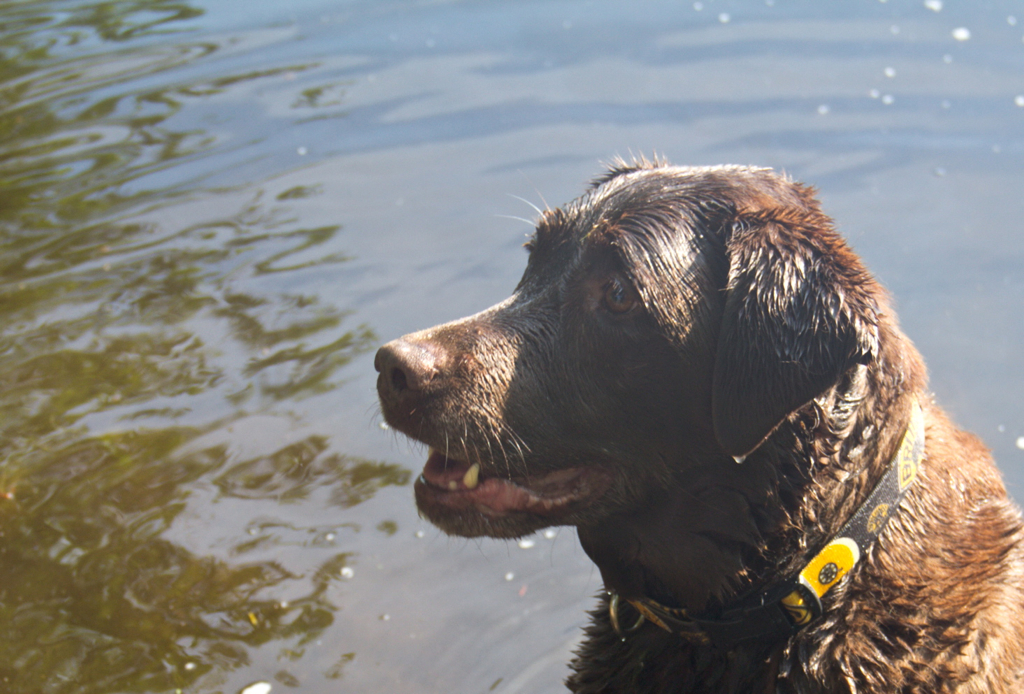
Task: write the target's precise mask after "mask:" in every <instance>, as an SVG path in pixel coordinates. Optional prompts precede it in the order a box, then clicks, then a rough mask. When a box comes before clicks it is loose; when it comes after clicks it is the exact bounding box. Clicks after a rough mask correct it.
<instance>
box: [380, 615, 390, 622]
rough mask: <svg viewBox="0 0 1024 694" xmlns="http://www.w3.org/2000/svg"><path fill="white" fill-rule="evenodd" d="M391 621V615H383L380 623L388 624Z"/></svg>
mask: <svg viewBox="0 0 1024 694" xmlns="http://www.w3.org/2000/svg"><path fill="white" fill-rule="evenodd" d="M390 619H391V615H389V614H382V615H381V616H380V621H382V622H387V621H389V620H390Z"/></svg>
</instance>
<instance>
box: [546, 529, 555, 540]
mask: <svg viewBox="0 0 1024 694" xmlns="http://www.w3.org/2000/svg"><path fill="white" fill-rule="evenodd" d="M557 536H558V531H557V530H555V529H554V528H548V529H547V530H545V531H544V539H545V540H554V539H555V538H556V537H557Z"/></svg>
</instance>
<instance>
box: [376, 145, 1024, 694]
mask: <svg viewBox="0 0 1024 694" xmlns="http://www.w3.org/2000/svg"><path fill="white" fill-rule="evenodd" d="M530 247H531V255H530V260H529V263H528V266H527V269H526V272H525V274H524V276H523V279H522V281H521V282H520V284H519V286H518V287H517V289H516V292H515V294H514V295H513V296H512V297H511V298H510V299H509V300H508V301H506V302H503V303H502V304H499V305H498V306H495V307H493V308H491V309H488V310H487V311H484V312H483V313H480V314H477V315H476V316H471V317H469V318H466V319H463V320H461V321H456V322H454V323H449V324H446V325H443V326H438V327H436V328H432V329H429V330H426V331H423V332H420V333H414V334H412V335H407V336H406V337H404V338H402V339H401V340H396V341H395V342H392V343H389V344H388V345H386V346H385V347H383V348H382V349H381V351H380V353H379V354H378V358H377V368H378V370H379V371H380V372H381V375H380V379H379V381H378V390H379V393H380V397H381V403H382V409H383V412H384V416H385V418H386V419H387V421H388V422H390V423H391V424H392V425H393V426H394V427H395V428H397V429H399V430H400V431H402V432H404V433H406V434H408V435H409V436H411V437H413V438H415V439H418V440H420V441H423V442H425V443H427V444H428V445H430V446H431V447H432V450H431V454H430V459H429V460H428V463H427V466H426V468H425V470H424V475H423V476H422V477H421V478H420V480H419V481H418V482H417V485H416V494H417V502H418V504H419V506H420V509H421V511H422V512H423V513H424V514H425V515H426V516H427V517H428V518H429V519H430V520H432V521H433V522H434V523H436V524H437V525H438V526H439V527H441V528H442V529H443V530H445V531H446V532H449V533H452V534H459V535H466V536H476V535H491V536H495V537H518V536H522V535H525V534H528V533H531V532H534V531H535V530H537V529H539V528H541V527H544V526H547V525H556V524H571V525H575V526H577V528H578V532H579V536H580V541H581V543H582V545H583V547H584V549H585V550H586V551H587V553H588V554H589V555H590V557H591V558H592V559H593V560H594V561H595V562H596V563H597V565H598V567H599V568H600V570H601V574H602V577H603V579H604V582H605V586H606V587H607V589H608V590H610V591H615V592H617V593H618V594H619V595H621V596H622V597H623V598H639V597H642V596H648V597H651V598H654V599H657V600H660V601H662V602H664V603H668V604H674V605H677V606H680V607H684V608H686V609H687V610H690V611H691V612H692V613H699V614H705V615H714V614H715V613H716V612H717V611H720V610H721V609H724V608H727V607H728V606H729V605H730V604H731V603H734V602H735V601H736V600H737V599H738V598H739V597H741V596H743V595H745V594H749V593H751V592H753V591H758V590H761V589H765V588H767V587H770V586H772V585H775V584H777V583H778V582H779V581H781V580H782V579H784V578H786V577H788V576H791V575H793V574H794V573H795V572H796V571H797V570H799V568H800V567H801V566H802V565H803V564H804V563H805V562H806V561H807V560H808V559H809V558H810V557H811V556H813V554H814V553H815V552H816V551H817V550H818V549H820V548H821V546H822V545H823V543H825V542H826V541H827V540H828V539H829V538H830V537H831V536H832V535H833V534H834V533H835V532H837V530H838V529H839V528H840V527H841V526H842V525H843V523H844V522H845V521H846V520H847V519H848V518H849V517H850V516H851V515H852V513H853V512H854V510H855V509H856V508H857V507H858V505H859V504H860V503H861V502H862V501H863V500H864V499H865V498H866V496H867V494H869V493H870V491H871V489H872V488H873V486H874V484H875V483H876V482H877V481H878V479H879V478H880V476H881V475H882V473H883V472H884V469H885V467H886V466H887V464H888V461H889V460H890V458H891V457H892V455H893V452H894V451H895V449H896V447H897V445H898V442H899V439H900V437H901V436H902V433H903V431H904V429H905V427H906V425H907V421H908V418H909V416H910V410H911V407H912V403H913V401H914V399H915V398H916V399H917V400H918V401H919V402H920V403H921V405H922V407H923V408H924V411H925V420H926V436H927V444H926V454H925V460H924V463H923V467H922V469H921V472H920V474H919V476H918V478H917V481H916V482H915V483H914V486H913V487H912V489H911V491H910V493H909V495H908V496H907V497H906V499H905V500H904V502H903V504H902V506H901V508H900V510H899V512H898V513H897V514H896V516H895V517H894V519H893V520H892V522H891V523H890V524H889V525H888V526H887V527H886V529H885V530H884V531H883V533H882V535H881V537H880V538H879V540H878V541H877V542H876V544H875V545H874V547H873V548H872V549H871V550H870V551H869V552H868V554H867V556H866V557H865V558H864V559H863V560H862V561H861V562H860V563H859V564H858V565H857V566H856V567H855V569H854V570H853V572H852V573H851V575H850V576H849V577H847V578H846V579H844V580H843V581H842V582H841V583H840V584H839V585H838V586H837V587H836V588H835V589H834V590H832V591H831V592H830V593H828V594H827V595H826V596H825V598H824V604H825V613H824V616H823V618H821V619H820V620H818V621H817V622H815V623H814V624H812V625H811V626H809V627H808V628H806V629H804V630H803V631H801V632H799V633H797V634H796V635H795V636H793V637H791V638H789V639H788V640H783V641H777V642H773V643H762V642H758V641H753V642H747V643H743V644H741V645H739V646H737V647H735V648H732V649H730V650H727V651H723V650H721V649H718V648H715V647H713V646H696V645H690V644H688V643H686V642H685V641H683V640H681V639H680V638H679V637H678V636H674V635H671V634H668V633H666V632H664V631H662V630H661V629H659V628H658V627H656V626H654V625H652V624H650V623H646V624H644V625H642V626H641V627H640V628H639V629H637V630H636V631H635V632H632V633H630V634H628V635H627V636H626V638H625V639H622V638H620V637H619V636H618V635H617V634H616V633H615V632H614V631H613V630H612V628H611V625H610V623H609V619H608V611H607V603H606V600H607V598H605V597H602V598H601V599H600V604H599V605H598V607H597V609H595V610H594V612H593V621H592V623H591V625H590V626H589V627H588V628H587V631H586V638H585V640H584V642H583V644H582V645H581V646H580V648H579V651H578V654H577V658H576V660H575V661H574V662H573V665H572V668H573V675H572V676H571V677H570V678H569V680H568V682H567V684H568V686H569V688H570V689H571V690H573V691H574V692H578V693H580V694H584V693H586V694H589V693H597V692H608V693H611V692H622V693H625V692H630V693H646V692H651V693H653V692H758V693H769V692H778V693H782V692H801V693H811V692H822V693H824V692H830V693H832V692H851V693H853V692H857V693H860V694H864V693H867V692H905V693H908V694H909V693H911V692H915V693H918V692H921V693H923V692H954V691H955V692H978V693H981V692H1017V691H1019V690H1020V689H1021V679H1022V668H1024V624H1022V622H1024V599H1022V590H1024V557H1022V549H1021V536H1022V535H1021V533H1022V522H1021V516H1020V513H1019V512H1018V510H1017V508H1016V507H1015V506H1014V505H1013V504H1012V503H1011V502H1010V501H1009V500H1008V498H1007V496H1006V492H1005V490H1004V488H1003V484H1002V482H1001V480H1000V476H999V473H998V472H997V470H996V468H995V466H994V465H993V463H992V461H991V459H990V457H989V454H988V452H987V451H986V449H985V448H984V446H983V445H982V444H981V443H980V442H979V441H978V440H977V439H976V438H975V437H973V436H971V435H970V434H966V433H963V432H961V431H959V430H957V429H956V428H955V427H954V426H953V425H952V424H950V422H949V421H948V420H947V419H946V417H945V416H944V415H943V413H942V412H941V411H940V410H939V409H938V407H937V406H936V405H935V404H934V403H933V402H932V399H931V397H930V395H929V394H928V393H927V391H926V372H925V368H924V365H923V363H922V361H921V358H920V355H919V354H918V353H917V351H916V349H915V348H914V346H913V345H912V344H911V343H910V341H909V340H908V339H907V338H906V337H905V336H904V335H903V334H902V333H901V332H900V330H899V327H898V325H897V323H896V318H895V315H894V314H893V312H892V310H891V309H890V307H889V304H888V301H887V299H886V296H885V293H884V291H883V290H882V288H881V287H880V286H879V285H878V284H877V283H876V281H875V280H874V279H873V278H872V277H871V275H870V274H869V273H868V272H867V271H866V270H865V269H864V267H863V266H862V264H861V262H860V260H859V259H858V258H857V257H856V255H854V254H853V252H852V251H851V250H850V249H849V248H848V247H847V246H846V244H845V243H844V242H843V240H842V239H841V238H840V237H839V235H838V234H836V233H835V231H834V230H833V228H832V224H831V221H830V220H829V219H828V218H827V217H826V216H825V215H824V214H823V213H822V212H821V210H820V209H819V206H818V203H817V201H816V200H815V199H814V196H813V191H812V190H810V189H808V188H805V187H803V186H800V185H798V184H794V183H792V182H790V181H788V180H786V179H784V178H782V177H780V176H777V175H775V174H773V173H771V172H770V171H766V170H762V169H748V168H740V167H718V168H698V169H688V168H674V167H668V166H665V165H662V164H651V163H648V162H639V163H636V164H633V165H625V164H621V165H618V166H616V167H615V168H613V169H612V170H610V171H609V172H608V173H606V174H605V175H604V176H602V177H601V178H600V179H598V180H597V181H595V183H594V184H593V186H592V187H591V188H590V190H589V191H588V192H587V193H586V194H585V195H584V196H583V197H582V198H580V199H579V200H577V201H575V202H573V203H571V204H570V205H567V206H566V207H565V208H562V209H559V210H553V211H548V212H546V213H545V214H544V216H543V218H542V219H541V221H540V223H539V224H538V228H537V233H536V235H535V237H534V239H533V240H532V241H531V243H530ZM743 455H746V459H745V461H744V462H743V463H742V464H739V465H738V464H736V462H734V460H733V458H734V457H737V456H743ZM473 463H476V464H477V465H478V466H479V480H480V481H479V484H476V483H475V482H474V480H473V478H472V475H471V474H470V475H467V476H464V473H467V472H471V468H470V465H471V464H473ZM621 613H622V620H623V621H624V622H628V623H632V621H634V620H635V619H636V614H635V612H633V610H632V608H631V607H629V606H628V605H627V606H624V607H623V608H622V610H621Z"/></svg>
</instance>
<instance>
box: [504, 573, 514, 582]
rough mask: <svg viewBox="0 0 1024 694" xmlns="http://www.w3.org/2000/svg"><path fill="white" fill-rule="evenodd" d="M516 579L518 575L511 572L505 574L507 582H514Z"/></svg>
mask: <svg viewBox="0 0 1024 694" xmlns="http://www.w3.org/2000/svg"><path fill="white" fill-rule="evenodd" d="M515 577H516V575H515V574H514V573H512V572H511V571H509V572H508V573H507V574H505V580H506V581H511V580H513V579H514V578H515Z"/></svg>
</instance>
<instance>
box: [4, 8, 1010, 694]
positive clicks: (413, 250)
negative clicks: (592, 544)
mask: <svg viewBox="0 0 1024 694" xmlns="http://www.w3.org/2000/svg"><path fill="white" fill-rule="evenodd" d="M281 5H282V4H281V3H275V2H270V1H269V0H260V1H259V2H250V3H245V5H244V7H245V9H244V11H240V8H241V7H242V5H241V4H240V3H231V2H226V1H225V0H221V1H220V2H218V1H217V0H180V1H179V0H134V1H132V2H119V3H107V2H102V3H101V2H96V1H95V0H80V1H77V2H73V1H53V2H42V1H35V0H32V1H27V2H22V1H18V2H8V3H5V4H4V5H3V7H2V8H0V191H2V192H0V263H2V275H0V316H2V326H3V328H2V331H0V383H2V386H3V387H2V389H0V393H2V394H0V414H2V417H0V429H2V435H0V455H2V456H3V460H4V463H3V466H2V467H0V620H2V623H3V624H4V629H3V630H2V632H0V684H2V687H0V689H2V690H3V691H10V692H18V693H20V692H26V693H30V692H31V693H35V692H43V693H46V694H51V693H53V694H57V693H61V694H63V693H69V694H70V693H71V692H75V693H78V692H97V693H100V692H103V693H104V694H111V693H115V692H176V691H181V692H224V693H232V694H233V693H235V692H239V691H241V690H242V689H243V688H245V687H247V686H248V685H251V684H253V683H258V682H266V683H269V684H270V685H271V686H272V688H273V691H274V692H280V691H289V690H293V689H294V690H301V691H303V692H313V693H318V692H324V693H326V692H338V691H353V692H355V691H358V692H369V691H381V692H383V691H387V692H445V693H446V692H450V691H456V692H486V691H495V692H509V693H511V692H527V691H529V692H536V691H559V689H560V685H559V681H560V679H561V678H562V677H563V676H564V674H565V666H564V663H565V661H566V660H567V659H568V657H569V652H570V650H571V647H572V645H573V643H575V641H576V640H577V639H578V636H579V627H580V625H582V624H583V623H584V621H585V614H584V611H585V610H586V609H587V608H588V607H589V606H590V605H591V603H592V599H591V596H592V595H593V594H594V593H596V592H597V591H598V590H599V589H600V578H599V576H598V574H597V572H596V571H595V570H594V569H593V568H592V567H591V565H590V563H589V560H588V559H587V558H586V556H585V555H584V554H583V552H582V551H581V550H580V549H579V547H578V545H577V544H576V539H575V536H574V533H573V532H572V531H571V530H568V529H561V530H557V531H551V532H549V533H547V534H546V535H545V534H540V535H538V536H537V537H535V538H532V539H531V540H530V541H529V542H526V543H523V545H524V546H523V547H520V546H519V545H518V544H516V543H501V542H496V541H480V542H470V541H465V540H457V539H449V538H445V537H443V536H441V535H440V534H439V533H438V532H437V531H436V530H434V529H433V528H431V527H430V526H429V525H427V524H425V523H424V522H422V521H421V520H419V519H418V518H417V516H416V512H415V509H414V507H413V503H412V499H411V496H412V495H411V490H410V485H409V483H410V480H411V477H412V475H414V474H416V471H417V470H418V468H419V466H420V465H422V461H423V457H424V452H423V451H422V450H418V449H416V448H414V447H411V446H409V445H408V444H406V443H405V442H404V441H402V440H400V439H399V438H397V437H395V436H394V435H392V434H391V433H390V432H386V431H383V430H382V429H381V427H380V417H379V414H378V413H377V409H376V400H375V394H374V390H373V388H374V381H375V374H374V372H373V368H372V356H373V351H374V350H375V348H376V347H377V346H378V345H379V344H380V343H381V342H383V341H386V340H388V339H391V338H393V337H396V336H398V335H400V334H402V333H404V332H408V331H410V330H413V329H417V328H420V327H424V326H427V325H431V324H433V323H436V322H439V321H442V320H447V319H451V318H455V317H457V316H460V315H464V314H466V313H469V312H473V311H476V310H479V309H480V308H483V307H485V306H487V305H489V304H491V303H493V302H495V301H498V300H500V299H502V298H504V297H505V296H506V295H507V294H508V292H509V291H510V289H511V288H512V287H513V286H514V284H515V282H516V280H517V278H518V275H519V273H520V272H521V270H522V267H523V264H524V260H525V256H524V254H523V251H522V250H521V248H520V246H521V245H522V242H523V240H524V238H525V235H526V234H527V233H529V231H530V228H529V227H528V226H527V224H524V223H523V222H522V221H518V220H515V219H510V217H523V218H526V219H530V218H532V217H533V215H534V211H533V210H532V209H531V208H530V207H529V206H528V205H527V204H526V203H524V202H521V201H520V200H518V199H516V197H519V198H525V199H528V200H530V201H532V202H533V203H535V204H537V205H539V206H543V205H545V204H551V205H557V204H560V203H562V202H565V201H567V200H569V199H571V198H573V197H575V196H576V195H577V194H578V193H579V192H580V191H581V189H582V185H583V183H584V182H585V181H586V180H587V179H589V178H590V177H591V176H593V175H595V174H596V173H597V172H598V171H599V170H600V162H601V161H605V162H607V161H609V160H610V159H611V158H612V157H614V156H615V155H623V156H629V155H630V153H648V154H649V153H651V152H655V151H656V152H658V153H661V154H664V155H666V156H668V158H669V159H670V160H672V161H673V162H675V163H686V164H715V163H723V162H731V163H751V164H759V165H766V166H773V167H776V168H779V169H784V170H786V171H787V172H789V173H790V174H792V175H793V176H794V177H796V178H799V179H802V180H805V181H807V182H810V183H813V184H815V185H817V186H818V187H819V189H820V192H821V196H822V199H823V201H824V203H825V206H826V208H827V210H828V211H829V212H830V213H831V214H832V215H833V216H834V217H835V218H836V220H837V222H838V224H839V226H840V228H841V229H842V230H843V231H844V233H845V234H846V235H847V236H848V238H850V240H851V241H852V243H853V244H854V246H855V247H856V249H857V250H858V252H860V253H861V254H862V255H863V256H864V258H865V259H866V261H867V263H868V265H869V267H871V268H872V269H873V270H874V271H875V272H876V273H877V274H878V276H879V277H880V278H881V279H882V280H883V282H884V283H885V284H886V285H887V286H888V287H889V288H890V289H891V290H892V293H893V294H894V296H895V299H896V303H897V306H898V308H899V310H900V315H901V318H902V323H903V325H904V327H905V329H906V331H907V332H908V333H909V334H910V335H911V337H912V338H913V339H914V340H915V341H916V342H917V344H918V346H919V347H920V348H921V350H922V352H923V353H924V354H925V356H926V359H927V360H928V362H929V364H930V367H931V370H932V385H933V388H934V390H935V391H936V393H937V396H938V398H939V400H940V402H942V403H943V404H944V405H945V406H946V408H947V409H948V410H949V411H950V412H951V413H952V414H953V415H954V417H955V418H956V419H957V420H958V421H960V422H961V423H963V424H964V425H965V426H966V427H968V428H970V429H972V430H974V431H975V432H977V433H979V434H980V435H981V436H982V437H983V438H985V440H986V441H987V442H988V444H989V445H990V446H992V448H993V450H994V452H995V454H996V456H997V459H998V460H999V462H1000V465H1001V466H1002V468H1003V470H1004V471H1005V473H1006V476H1007V479H1008V482H1009V484H1010V486H1011V489H1013V490H1014V491H1015V493H1016V494H1017V496H1018V497H1019V498H1020V497H1022V492H1021V491H1020V489H1021V485H1022V484H1024V450H1022V448H1024V438H1019V437H1024V408H1022V405H1021V397H1020V386H1021V384H1022V382H1024V379H1022V375H1024V360H1022V356H1024V354H1022V352H1024V350H1022V347H1021V345H1022V344H1024V319H1022V316H1024V270H1022V268H1024V241H1022V238H1024V237H1022V234H1021V219H1022V218H1024V198H1022V196H1021V195H1020V190H1021V184H1022V173H1021V172H1022V171H1024V168H1022V163H1024V78H1022V75H1024V69H1022V68H1024V42H1022V36H1024V10H1021V9H1020V8H1019V6H1018V5H1017V4H1016V3H1012V2H992V3H987V4H985V5H984V6H980V5H976V4H972V5H971V6H970V8H969V9H968V8H967V7H965V6H954V5H952V4H948V6H945V7H942V8H941V9H940V10H939V11H935V10H934V9H930V8H929V7H926V6H925V5H923V4H921V3H919V2H909V1H908V2H902V1H897V0H890V1H889V2H885V3H879V2H864V3H858V4H857V5H856V6H853V5H851V6H849V7H845V8H837V7H833V6H831V5H829V6H827V7H826V6H825V5H823V4H821V3H813V2H797V1H796V0H793V1H787V0H775V2H770V3H767V4H765V3H761V2H756V3H755V2H732V3H730V2H716V1H713V0H707V1H705V2H703V3H682V4H680V3H674V4H668V3H661V2H653V1H650V2H637V3H629V4H626V3H617V2H611V1H610V0H609V1H603V2H583V1H579V0H567V1H564V2H517V3H498V2H477V1H474V2H469V1H467V2H391V1H384V0H374V1H373V2H369V1H364V2H355V1H353V2H333V3H328V2H318V1H314V0H303V1H302V2H291V3H288V5H287V7H286V8H282V7H281ZM930 5H931V6H932V7H936V5H935V4H934V3H930ZM698 8H699V9H698ZM1015 11H1016V12H1019V13H1020V14H1021V16H1020V18H1019V19H1020V22H1018V21H1017V18H1016V17H1014V16H1013V13H1014V12H1015ZM958 28H966V29H968V30H969V34H970V36H969V38H967V39H966V40H959V39H958V38H956V37H955V36H954V33H955V30H957V29H958ZM956 35H957V36H960V38H961V39H962V38H964V37H963V32H958V33H956ZM531 543H532V544H531Z"/></svg>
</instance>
